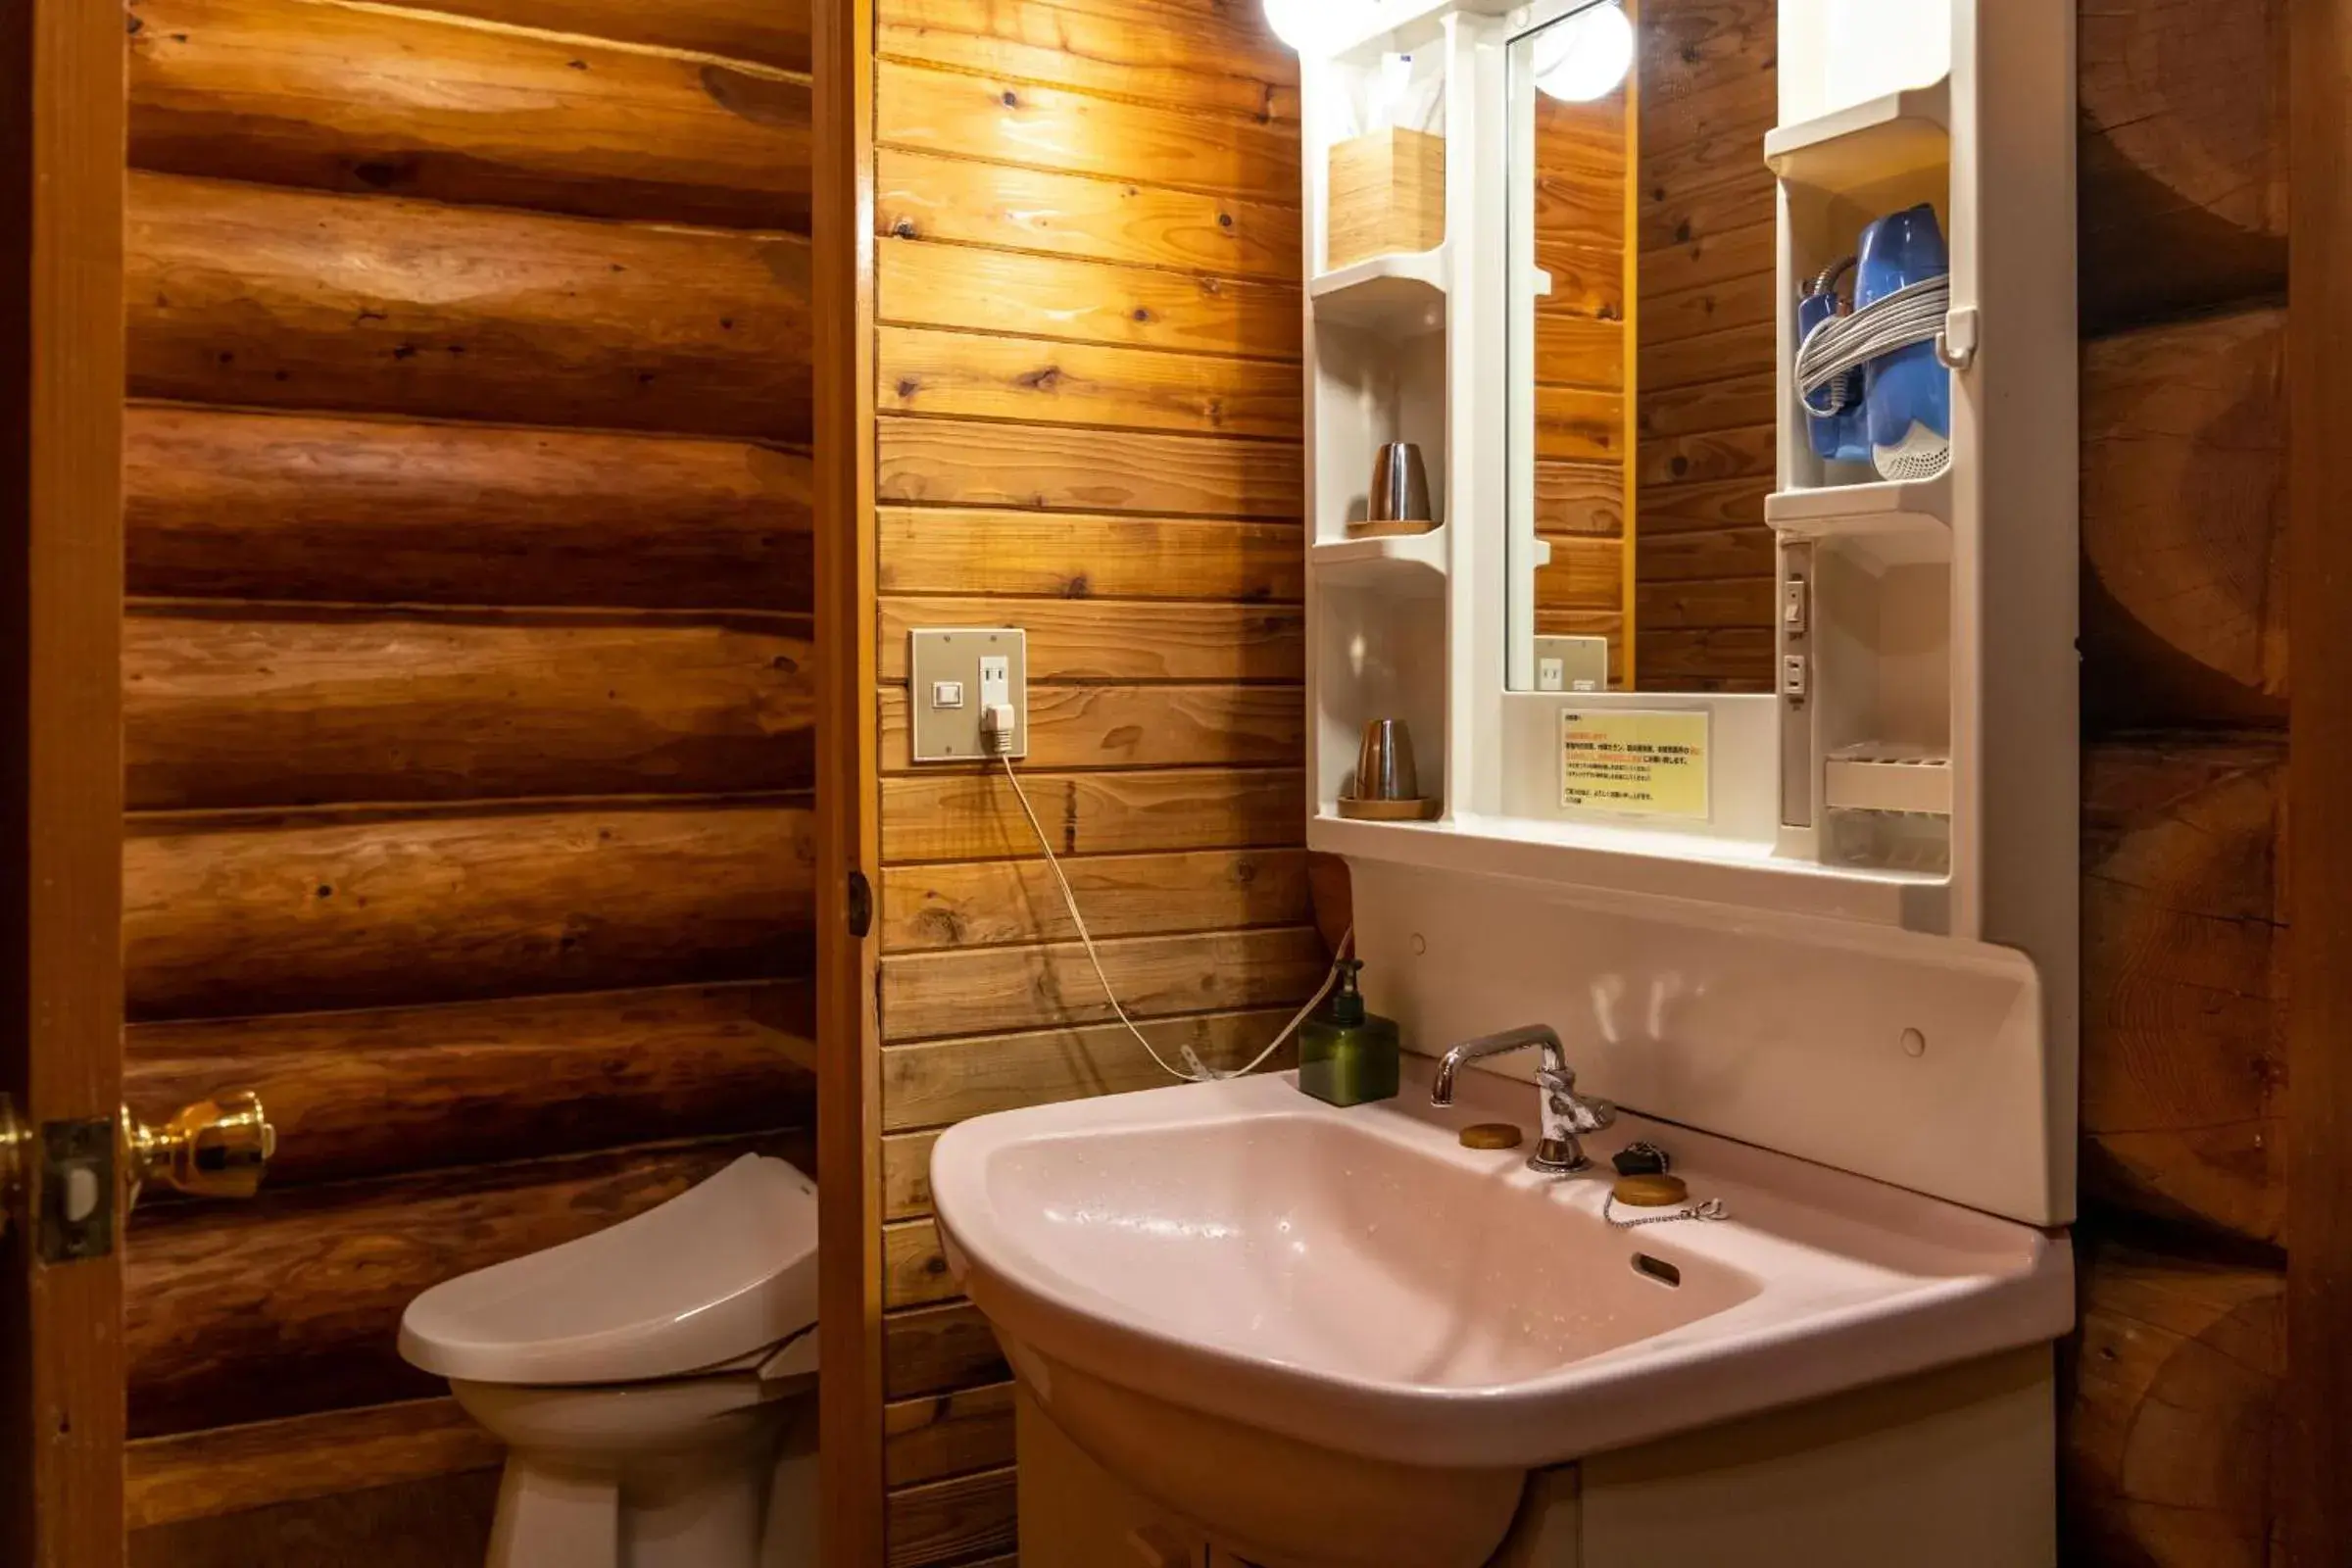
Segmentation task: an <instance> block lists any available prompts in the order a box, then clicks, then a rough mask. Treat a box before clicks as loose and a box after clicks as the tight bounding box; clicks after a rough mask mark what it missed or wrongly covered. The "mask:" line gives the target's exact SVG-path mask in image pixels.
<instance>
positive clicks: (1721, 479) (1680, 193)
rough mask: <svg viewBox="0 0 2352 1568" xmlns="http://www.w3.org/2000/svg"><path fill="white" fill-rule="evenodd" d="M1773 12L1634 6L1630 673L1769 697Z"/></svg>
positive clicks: (1718, 4) (1648, 680) (1775, 108)
mask: <svg viewBox="0 0 2352 1568" xmlns="http://www.w3.org/2000/svg"><path fill="white" fill-rule="evenodd" d="M1778 27H1779V10H1778V7H1777V6H1776V5H1775V4H1774V0H1643V3H1642V26H1641V53H1640V57H1639V64H1638V66H1637V68H1636V69H1637V70H1638V71H1639V73H1640V82H1641V91H1640V99H1639V103H1640V110H1639V118H1640V123H1641V128H1640V134H1641V144H1640V145H1641V155H1640V170H1641V193H1640V195H1641V199H1640V206H1639V210H1638V214H1637V219H1636V230H1635V248H1636V252H1637V261H1636V266H1637V268H1638V270H1639V273H1638V275H1639V280H1640V281H1639V285H1638V293H1639V298H1638V299H1637V301H1636V303H1635V314H1636V320H1637V322H1638V327H1639V330H1638V332H1637V338H1636V341H1637V344H1638V347H1637V350H1636V370H1635V380H1636V386H1637V388H1638V395H1637V400H1636V422H1637V430H1638V440H1639V446H1638V447H1637V449H1636V453H1635V466H1636V483H1635V507H1634V512H1635V515H1636V516H1637V517H1638V518H1639V519H1640V522H1639V529H1640V536H1641V548H1640V549H1639V550H1638V551H1637V552H1636V560H1635V589H1634V614H1635V623H1636V627H1637V630H1636V633H1635V645H1636V646H1635V654H1634V662H1635V668H1636V670H1637V671H1638V672H1639V675H1640V680H1641V684H1642V687H1643V688H1645V689H1647V690H1650V691H1770V690H1771V689H1772V636H1773V633H1772V624H1773V623H1772V598H1773V572H1774V563H1773V548H1772V532H1771V530H1770V529H1768V528H1767V527H1765V525H1764V497H1765V496H1766V494H1768V493H1769V492H1770V491H1771V489H1772V484H1773V391H1772V387H1773V370H1774V364H1773V362H1774V356H1775V354H1776V353H1777V349H1776V347H1775V332H1776V327H1775V315H1774V305H1773V299H1774V294H1775V291H1776V285H1775V283H1774V278H1773V201H1774V195H1773V180H1772V174H1771V172H1769V171H1768V170H1766V169H1765V167H1764V160H1763V157H1762V143H1763V139H1764V133H1765V132H1766V131H1768V130H1770V129H1771V128H1772V126H1773V124H1774V123H1775V122H1776V121H1777V120H1778V119H1779V116H1780V97H1779V94H1780V86H1779V76H1778V73H1777V71H1776V69H1775V64H1776V58H1777V53H1778V48H1779V34H1778Z"/></svg>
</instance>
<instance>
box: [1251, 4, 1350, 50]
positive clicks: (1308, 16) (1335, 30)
mask: <svg viewBox="0 0 2352 1568" xmlns="http://www.w3.org/2000/svg"><path fill="white" fill-rule="evenodd" d="M1263 3H1264V5H1265V8H1266V25H1267V26H1269V27H1272V28H1273V29H1274V36H1275V37H1277V38H1280V39H1281V40H1282V41H1283V42H1284V43H1287V44H1289V45H1290V46H1291V47H1292V48H1293V49H1296V50H1297V51H1299V54H1301V55H1324V54H1328V53H1330V52H1331V43H1332V40H1333V39H1335V38H1344V37H1346V36H1347V35H1348V33H1350V32H1351V31H1353V30H1355V29H1357V28H1359V27H1361V26H1362V25H1364V23H1365V21H1366V19H1367V18H1368V17H1370V15H1371V13H1372V8H1373V6H1374V5H1375V4H1377V0H1263Z"/></svg>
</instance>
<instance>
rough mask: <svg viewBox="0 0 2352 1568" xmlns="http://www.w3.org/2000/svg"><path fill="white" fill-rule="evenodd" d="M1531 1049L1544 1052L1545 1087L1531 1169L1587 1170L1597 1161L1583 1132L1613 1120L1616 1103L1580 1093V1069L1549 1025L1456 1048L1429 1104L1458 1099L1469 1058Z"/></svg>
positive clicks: (1540, 1075) (1539, 1077)
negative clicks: (1587, 1152)
mask: <svg viewBox="0 0 2352 1568" xmlns="http://www.w3.org/2000/svg"><path fill="white" fill-rule="evenodd" d="M1530 1047H1533V1048H1535V1049H1536V1050H1538V1051H1541V1052H1542V1053H1543V1054H1544V1055H1543V1060H1542V1061H1541V1063H1540V1064H1539V1065H1538V1067H1537V1071H1536V1083H1537V1086H1538V1087H1539V1088H1540V1089H1541V1090H1542V1091H1543V1100H1542V1110H1543V1118H1544V1136H1543V1138H1542V1139H1541V1140H1540V1141H1539V1142H1538V1143H1537V1145H1536V1152H1534V1153H1533V1154H1531V1155H1529V1156H1528V1161H1527V1164H1528V1168H1529V1169H1530V1170H1538V1171H1543V1172H1544V1173H1545V1174H1547V1175H1555V1176H1564V1175H1567V1174H1569V1173H1570V1172H1572V1171H1580V1170H1583V1169H1585V1168H1586V1167H1587V1166H1589V1165H1591V1164H1592V1163H1593V1162H1592V1161H1591V1160H1590V1159H1588V1158H1587V1157H1586V1156H1585V1148H1584V1144H1583V1143H1582V1142H1581V1140H1580V1138H1579V1135H1580V1134H1583V1133H1593V1132H1598V1131H1600V1130H1601V1129H1602V1128H1604V1127H1606V1126H1608V1125H1609V1124H1610V1123H1612V1122H1614V1121H1615V1120H1616V1119H1617V1107H1616V1106H1615V1105H1612V1104H1610V1103H1608V1102H1607V1101H1605V1100H1599V1099H1595V1098H1594V1097H1593V1096H1591V1095H1580V1094H1578V1093H1577V1092H1576V1069H1575V1068H1573V1067H1571V1066H1569V1065H1568V1053H1567V1051H1566V1050H1565V1049H1564V1048H1563V1047H1562V1046H1561V1045H1560V1037H1559V1035H1558V1034H1557V1033H1556V1032H1555V1031H1554V1030H1553V1029H1552V1027H1551V1026H1550V1025H1549V1024H1542V1023H1531V1024H1526V1025H1523V1026H1522V1027H1520V1028H1517V1029H1505V1030H1503V1031H1502V1032H1501V1033H1500V1034H1493V1035H1481V1036H1480V1037H1479V1038H1478V1039H1476V1040H1465V1041H1463V1042H1462V1043H1461V1044H1460V1045H1458V1046H1455V1047H1454V1048H1453V1049H1452V1050H1451V1051H1448V1052H1446V1054H1445V1056H1444V1057H1442V1058H1441V1059H1440V1060H1439V1062H1438V1073H1437V1077H1436V1078H1434V1079H1433V1080H1432V1081H1431V1083H1430V1086H1429V1103H1431V1104H1433V1105H1450V1104H1452V1103H1453V1086H1454V1079H1455V1077H1456V1075H1458V1074H1459V1073H1460V1071H1461V1069H1462V1066H1463V1064H1464V1063H1465V1062H1472V1061H1477V1060H1479V1059H1480V1058H1482V1057H1486V1056H1499V1055H1503V1054H1507V1053H1509V1052H1513V1051H1525V1050H1527V1049H1529V1048H1530Z"/></svg>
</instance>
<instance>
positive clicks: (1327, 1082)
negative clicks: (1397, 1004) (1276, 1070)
mask: <svg viewBox="0 0 2352 1568" xmlns="http://www.w3.org/2000/svg"><path fill="white" fill-rule="evenodd" d="M1334 967H1335V968H1337V969H1338V970H1339V974H1340V978H1339V983H1338V984H1337V985H1336V986H1335V987H1333V989H1332V993H1331V995H1330V996H1329V997H1328V998H1326V999H1325V1000H1324V1003H1323V1005H1322V1006H1320V1007H1318V1008H1316V1009H1315V1012H1314V1015H1313V1016H1312V1017H1310V1018H1308V1019H1307V1020H1306V1023H1305V1024H1304V1026H1303V1027H1301V1028H1300V1029H1299V1089H1300V1090H1301V1091H1302V1092H1304V1093H1306V1094H1310V1095H1312V1096H1314V1097H1315V1098H1316V1099H1317V1100H1321V1101H1326V1102H1328V1103H1331V1104H1334V1105H1361V1104H1366V1103H1370V1102H1372V1101H1375V1100H1394V1099H1395V1098H1397V1069H1398V1057H1399V1054H1400V1052H1401V1050H1402V1047H1401V1044H1400V1042H1399V1038H1398V1035H1397V1025H1396V1024H1395V1023H1394V1022H1392V1021H1391V1020H1389V1019H1387V1018H1383V1017H1381V1016H1380V1015H1379V1014H1378V1013H1373V1012H1367V1011H1366V1010H1365V1009H1364V994H1363V993H1362V992H1361V991H1359V990H1357V989H1356V976H1357V975H1358V974H1360V973H1362V972H1363V967H1364V965H1363V960H1361V959H1360V958H1342V959H1341V960H1340V961H1339V962H1338V963H1337V964H1336V965H1334Z"/></svg>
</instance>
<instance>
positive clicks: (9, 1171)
mask: <svg viewBox="0 0 2352 1568" xmlns="http://www.w3.org/2000/svg"><path fill="white" fill-rule="evenodd" d="M28 1141H29V1140H28V1139H27V1138H26V1136H25V1124H24V1123H23V1122H21V1121H19V1120H18V1119H17V1103H16V1101H15V1100H14V1099H13V1098H12V1097H10V1096H8V1095H4V1094H0V1241H5V1240H6V1239H7V1237H8V1230H9V1226H10V1225H11V1224H12V1223H13V1222H14V1221H15V1218H16V1213H17V1205H18V1204H19V1203H21V1202H22V1201H24V1194H25V1157H26V1156H25V1144H26V1143H27V1142H28Z"/></svg>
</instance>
